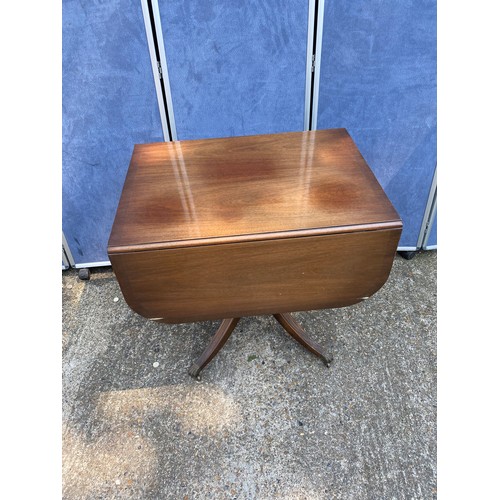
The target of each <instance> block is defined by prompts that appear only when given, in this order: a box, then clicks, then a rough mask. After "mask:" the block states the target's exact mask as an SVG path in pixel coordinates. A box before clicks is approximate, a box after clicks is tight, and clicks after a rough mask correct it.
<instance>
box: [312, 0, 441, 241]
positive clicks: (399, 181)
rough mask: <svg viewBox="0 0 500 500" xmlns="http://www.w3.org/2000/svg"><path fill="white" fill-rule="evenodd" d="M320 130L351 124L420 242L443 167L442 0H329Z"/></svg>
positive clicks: (407, 236) (408, 234)
mask: <svg viewBox="0 0 500 500" xmlns="http://www.w3.org/2000/svg"><path fill="white" fill-rule="evenodd" d="M323 29H324V32H323V45H322V60H321V77H320V93H319V103H318V128H331V127H345V128H347V130H348V131H349V133H350V134H351V135H352V137H353V139H354V140H355V142H356V144H357V145H358V147H359V149H360V150H361V153H362V154H363V156H364V157H365V159H366V160H367V162H368V164H369V165H370V166H371V167H372V169H373V171H374V173H375V175H376V176H377V178H378V180H379V182H380V183H381V184H382V186H383V188H384V189H385V191H386V193H387V194H388V196H389V198H390V199H391V201H392V202H393V204H394V206H395V207H396V209H397V210H398V212H399V214H400V216H401V217H402V219H403V223H404V230H403V234H402V236H401V240H400V246H410V247H415V246H416V244H417V239H418V235H419V231H420V228H421V224H422V219H423V214H424V211H425V206H426V203H427V197H428V194H429V189H430V185H431V182H432V176H433V173H434V168H435V166H436V2H435V0H432V1H425V0H418V1H417V0H384V1H383V2H379V1H377V2H375V1H371V0H370V1H367V0H366V1H362V0H326V2H325V19H324V28H323Z"/></svg>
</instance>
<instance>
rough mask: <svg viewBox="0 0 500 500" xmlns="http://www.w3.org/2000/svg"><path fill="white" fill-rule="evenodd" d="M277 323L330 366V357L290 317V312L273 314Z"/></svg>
mask: <svg viewBox="0 0 500 500" xmlns="http://www.w3.org/2000/svg"><path fill="white" fill-rule="evenodd" d="M273 316H274V317H275V318H276V320H277V321H278V323H279V324H280V325H281V326H282V327H283V328H284V329H285V330H286V331H287V332H288V333H289V334H290V335H291V336H292V337H293V338H294V339H295V340H296V341H297V342H299V343H300V344H301V345H303V346H304V347H305V348H306V349H307V350H308V351H310V352H312V353H313V354H315V355H316V356H318V358H320V359H321V361H323V363H324V364H325V366H327V367H328V368H329V367H330V363H331V362H332V358H331V357H329V356H328V355H327V353H326V351H325V350H324V349H323V348H322V347H321V346H320V345H319V344H318V343H317V342H315V341H314V340H313V339H311V338H309V337H308V336H307V334H306V332H305V331H304V329H303V328H302V327H301V326H300V324H299V323H298V322H297V321H296V320H295V319H294V318H293V317H292V315H291V314H290V313H281V314H273Z"/></svg>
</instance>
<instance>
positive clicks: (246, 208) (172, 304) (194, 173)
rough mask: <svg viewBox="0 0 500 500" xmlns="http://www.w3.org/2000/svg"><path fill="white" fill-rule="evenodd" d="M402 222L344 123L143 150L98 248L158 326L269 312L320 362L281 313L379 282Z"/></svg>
mask: <svg viewBox="0 0 500 500" xmlns="http://www.w3.org/2000/svg"><path fill="white" fill-rule="evenodd" d="M401 231H402V222H401V219H400V217H399V215H398V214H397V212H396V210H395V209H394V207H393V206H392V204H391V202H390V201H389V199H388V198H387V196H386V195H385V193H384V191H383V189H382V187H381V186H380V184H379V183H378V182H377V180H376V178H375V176H374V175H373V173H372V171H371V170H370V168H369V166H368V165H367V163H366V162H365V160H364V159H363V157H362V156H361V153H360V152H359V150H358V148H357V147H356V145H355V143H354V141H353V140H352V139H351V137H350V135H349V134H348V132H347V131H346V130H345V129H330V130H318V131H310V132H290V133H283V134H268V135H255V136H245V137H231V138H223V139H203V140H189V141H174V142H162V143H153V144H139V145H136V146H135V147H134V151H133V155H132V159H131V161H130V166H129V169H128V173H127V177H126V180H125V184H124V186H123V191H122V194H121V198H120V202H119V205H118V208H117V212H116V216H115V220H114V224H113V228H112V231H111V235H110V238H109V243H108V255H109V259H110V262H111V264H112V267H113V271H114V273H115V275H116V278H117V280H118V283H119V285H120V288H121V290H122V293H123V296H124V298H125V300H126V302H127V304H128V305H129V306H130V307H131V308H132V309H133V310H134V311H136V312H137V313H138V314H140V315H142V316H144V317H146V318H149V319H151V320H154V321H160V322H165V323H184V322H194V321H205V320H216V319H221V320H222V323H221V325H220V327H219V329H218V330H217V332H216V333H215V335H214V336H213V338H212V340H211V342H210V343H209V345H208V347H207V348H206V350H205V351H204V352H203V354H202V355H201V356H200V357H199V358H198V359H197V360H196V361H195V362H194V363H193V365H192V366H191V368H190V370H189V373H190V375H192V376H193V377H199V374H200V371H201V370H202V369H203V368H204V367H205V366H206V365H207V364H208V363H209V362H210V361H211V360H212V359H213V357H214V356H215V355H216V354H217V352H218V351H219V350H220V349H221V347H222V346H223V345H224V343H225V342H226V341H227V339H228V337H229V336H230V335H231V333H232V331H233V329H234V327H235V326H236V323H237V322H238V319H239V318H241V317H242V316H254V315H262V314H272V315H274V317H275V318H276V319H277V320H278V321H279V323H280V324H281V325H282V326H283V327H284V328H285V330H286V331H287V332H288V333H290V334H291V335H292V337H293V338H295V339H296V340H297V341H298V342H300V343H301V344H302V345H303V346H304V347H306V348H307V349H308V350H309V351H311V352H312V353H314V354H315V355H317V356H318V357H319V358H320V359H321V360H322V361H323V362H324V363H325V364H326V365H327V366H328V364H329V362H330V358H329V356H328V355H327V354H326V353H325V352H324V350H323V348H322V347H321V346H320V345H319V344H317V343H316V342H315V341H314V340H312V339H311V338H309V337H308V336H307V335H306V333H305V332H304V330H303V329H302V328H301V327H300V325H299V324H298V323H297V322H296V321H295V319H294V318H293V317H292V316H291V314H290V313H291V312H294V311H305V310H315V309H324V308H335V307H344V306H349V305H352V304H355V303H357V302H360V301H362V300H364V299H366V298H368V297H369V296H371V295H372V294H374V293H375V292H376V291H377V290H378V289H379V288H380V287H381V286H382V285H383V284H384V283H385V282H386V280H387V278H388V276H389V272H390V270H391V267H392V263H393V259H394V255H395V253H396V249H397V245H398V241H399V237H400V235H401Z"/></svg>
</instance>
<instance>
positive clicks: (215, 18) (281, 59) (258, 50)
mask: <svg viewBox="0 0 500 500" xmlns="http://www.w3.org/2000/svg"><path fill="white" fill-rule="evenodd" d="M159 9H160V16H161V22H162V30H163V38H164V44H165V52H166V57H167V63H168V71H169V77H170V86H171V92H172V101H173V107H174V113H175V121H176V128H177V136H178V138H179V139H198V138H207V137H229V136H235V135H236V136H237V135H251V134H265V133H273V132H289V131H298V130H303V124H304V118H303V117H304V98H305V76H306V51H307V19H308V2H307V0H275V1H273V2H265V1H264V2H263V1H261V0H219V1H217V2H216V1H212V0H209V1H207V0H159Z"/></svg>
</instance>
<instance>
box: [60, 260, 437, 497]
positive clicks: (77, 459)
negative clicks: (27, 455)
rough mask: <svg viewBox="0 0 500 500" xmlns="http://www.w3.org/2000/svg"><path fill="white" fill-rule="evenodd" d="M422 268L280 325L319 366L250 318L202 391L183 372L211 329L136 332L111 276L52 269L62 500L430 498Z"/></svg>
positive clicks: (399, 272)
mask: <svg viewBox="0 0 500 500" xmlns="http://www.w3.org/2000/svg"><path fill="white" fill-rule="evenodd" d="M436 257H437V256H436V252H424V253H421V254H418V255H417V256H416V257H415V258H414V259H413V260H411V261H406V260H403V259H402V258H401V257H399V256H397V257H396V258H395V261H394V266H393V269H392V272H391V275H390V278H389V280H388V282H387V283H386V284H385V286H384V287H383V288H382V289H381V290H380V291H379V292H377V293H376V294H375V295H374V296H373V297H371V298H370V299H368V300H367V301H365V302H363V303H360V304H357V305H355V306H351V307H348V308H343V309H334V310H322V311H311V312H302V313H296V314H294V316H295V317H296V318H297V319H298V320H299V321H300V322H301V324H302V326H303V327H304V328H305V330H306V331H307V332H308V333H309V334H310V335H311V337H313V338H314V339H315V340H317V341H318V342H319V343H320V344H322V345H324V346H325V347H326V348H327V349H328V351H329V352H330V353H331V354H332V356H333V363H332V366H331V368H329V369H328V368H326V367H325V366H324V365H323V364H322V363H321V362H320V361H319V360H318V359H317V358H315V357H314V356H313V355H312V354H310V353H308V352H307V351H306V350H304V349H303V348H302V347H301V346H300V345H299V344H297V343H296V342H295V341H294V340H293V339H292V338H291V337H290V336H289V335H288V334H286V333H285V332H284V330H282V328H281V327H280V326H279V325H278V323H277V322H276V321H275V320H274V319H273V318H272V317H265V316H264V317H250V318H244V319H242V320H241V321H240V323H239V324H238V325H237V327H236V329H235V331H234V333H233V335H232V337H231V338H230V339H229V341H228V342H227V344H226V346H225V347H224V348H223V349H222V351H221V352H220V353H219V354H218V356H217V357H216V358H215V359H214V361H212V363H211V364H210V365H208V367H207V368H206V369H205V370H204V371H203V372H202V381H201V382H196V381H194V380H193V379H192V378H191V377H189V375H188V373H187V370H188V368H189V366H190V364H191V362H192V361H193V360H194V359H195V358H196V357H197V356H198V355H199V354H200V353H201V352H202V351H203V349H204V347H205V346H206V344H207V343H208V341H209V338H210V336H211V334H213V333H214V332H215V330H216V328H217V323H216V322H204V323H197V324H184V325H166V324H158V323H154V322H150V321H147V320H145V319H144V318H142V317H140V316H138V315H137V314H135V313H134V312H132V311H131V310H130V309H129V308H128V306H127V305H126V304H125V302H124V300H123V297H122V295H121V292H120V289H119V287H118V283H117V281H116V279H115V277H114V275H113V273H112V271H111V269H110V268H102V269H94V270H93V272H92V277H91V280H90V281H86V282H85V281H80V280H78V277H77V273H76V271H74V270H68V271H63V273H62V293H63V497H64V498H65V499H99V498H105V499H108V498H117V499H118V498H119V499H125V498H126V499H143V498H147V499H167V498H168V499H170V498H172V499H189V500H191V499H212V498H214V499H226V498H227V499H229V498H237V499H259V500H260V499H275V498H278V499H353V500H361V499H377V500H378V499H384V500H385V499H398V500H400V499H410V498H412V499H413V498H415V499H432V498H436V260H437V259H436Z"/></svg>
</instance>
